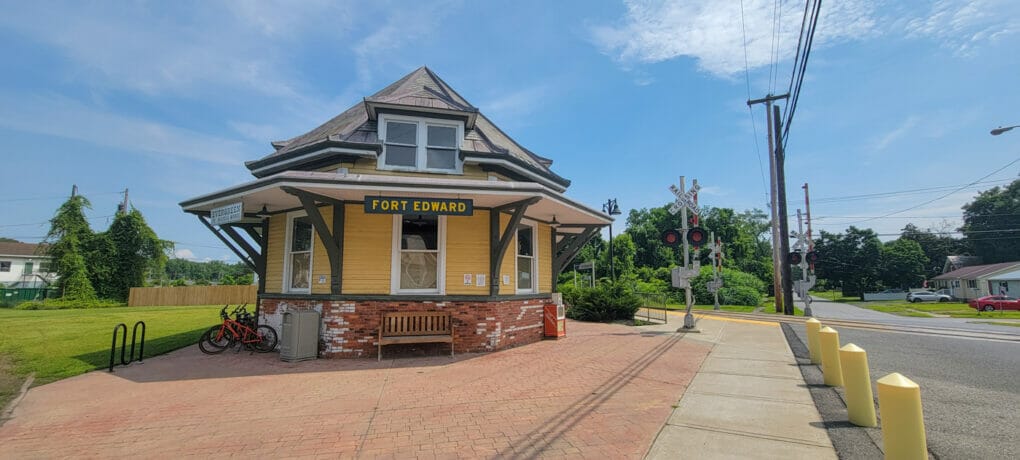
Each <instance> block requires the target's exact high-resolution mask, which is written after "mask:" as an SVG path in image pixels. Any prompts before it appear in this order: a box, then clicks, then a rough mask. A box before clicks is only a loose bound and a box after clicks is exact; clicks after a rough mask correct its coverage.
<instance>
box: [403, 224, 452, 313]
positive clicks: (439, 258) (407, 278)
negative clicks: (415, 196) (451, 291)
mask: <svg viewBox="0 0 1020 460" xmlns="http://www.w3.org/2000/svg"><path fill="white" fill-rule="evenodd" d="M442 224H443V218H442V217H440V216H424V215H418V214H404V215H397V216H396V222H395V228H394V230H395V231H394V235H395V236H396V241H395V242H394V258H393V272H394V273H393V277H392V279H393V291H394V293H398V294H403V293H407V294H411V293H430V294H440V293H442V289H441V287H442V285H443V275H442V265H443V246H444V244H443V233H442Z"/></svg>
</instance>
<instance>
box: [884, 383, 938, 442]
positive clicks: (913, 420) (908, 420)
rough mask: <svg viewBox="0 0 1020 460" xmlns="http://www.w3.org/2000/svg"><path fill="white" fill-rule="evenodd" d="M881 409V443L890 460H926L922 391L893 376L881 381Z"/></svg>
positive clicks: (914, 384)
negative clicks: (914, 459)
mask: <svg viewBox="0 0 1020 460" xmlns="http://www.w3.org/2000/svg"><path fill="white" fill-rule="evenodd" d="M878 408H879V410H880V411H881V412H882V443H883V444H884V445H885V458H887V459H892V458H895V459H913V458H917V459H926V458H928V442H927V440H926V439H925V436H924V414H923V413H922V411H921V387H919V386H918V385H917V384H916V383H914V382H913V381H912V380H910V379H908V378H906V377H904V376H902V375H900V374H899V373H896V372H893V373H892V374H889V375H887V376H885V377H882V378H880V379H878Z"/></svg>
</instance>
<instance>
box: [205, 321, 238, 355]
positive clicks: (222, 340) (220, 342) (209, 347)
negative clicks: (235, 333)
mask: <svg viewBox="0 0 1020 460" xmlns="http://www.w3.org/2000/svg"><path fill="white" fill-rule="evenodd" d="M222 327H223V326H222V325H216V326H213V327H211V328H209V330H207V331H205V332H203V333H202V337H201V338H200V339H198V349H199V350H202V353H205V354H207V355H215V354H218V353H223V351H224V350H226V349H227V348H229V347H230V345H231V343H232V342H233V340H232V338H231V335H230V331H223V334H220V329H221V328H222Z"/></svg>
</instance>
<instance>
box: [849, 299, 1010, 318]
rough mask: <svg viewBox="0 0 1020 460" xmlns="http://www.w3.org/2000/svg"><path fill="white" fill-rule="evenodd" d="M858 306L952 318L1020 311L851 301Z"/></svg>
mask: <svg viewBox="0 0 1020 460" xmlns="http://www.w3.org/2000/svg"><path fill="white" fill-rule="evenodd" d="M852 304H853V305H856V306H858V307H862V308H867V309H870V310H875V311H881V312H885V313H892V314H894V315H900V316H914V317H922V318H932V317H936V316H949V317H952V318H988V319H997V318H1011V319H1020V311H995V312H979V311H977V310H975V309H973V308H970V306H969V305H967V304H966V303H962V302H918V303H911V302H907V301H906V300H877V301H873V302H852Z"/></svg>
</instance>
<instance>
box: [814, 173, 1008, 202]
mask: <svg viewBox="0 0 1020 460" xmlns="http://www.w3.org/2000/svg"><path fill="white" fill-rule="evenodd" d="M1006 182H1013V179H1002V180H993V181H978V182H971V183H969V184H963V185H940V186H937V187H925V188H916V189H908V190H897V191H892V192H876V193H868V194H863V195H846V196H834V197H822V198H818V199H815V200H811V202H812V203H832V202H837V201H856V200H866V199H871V198H885V197H891V196H896V195H908V194H916V193H928V192H938V191H943V190H949V189H953V188H957V187H963V188H966V187H972V186H974V185H978V184H1002V183H1006Z"/></svg>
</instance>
